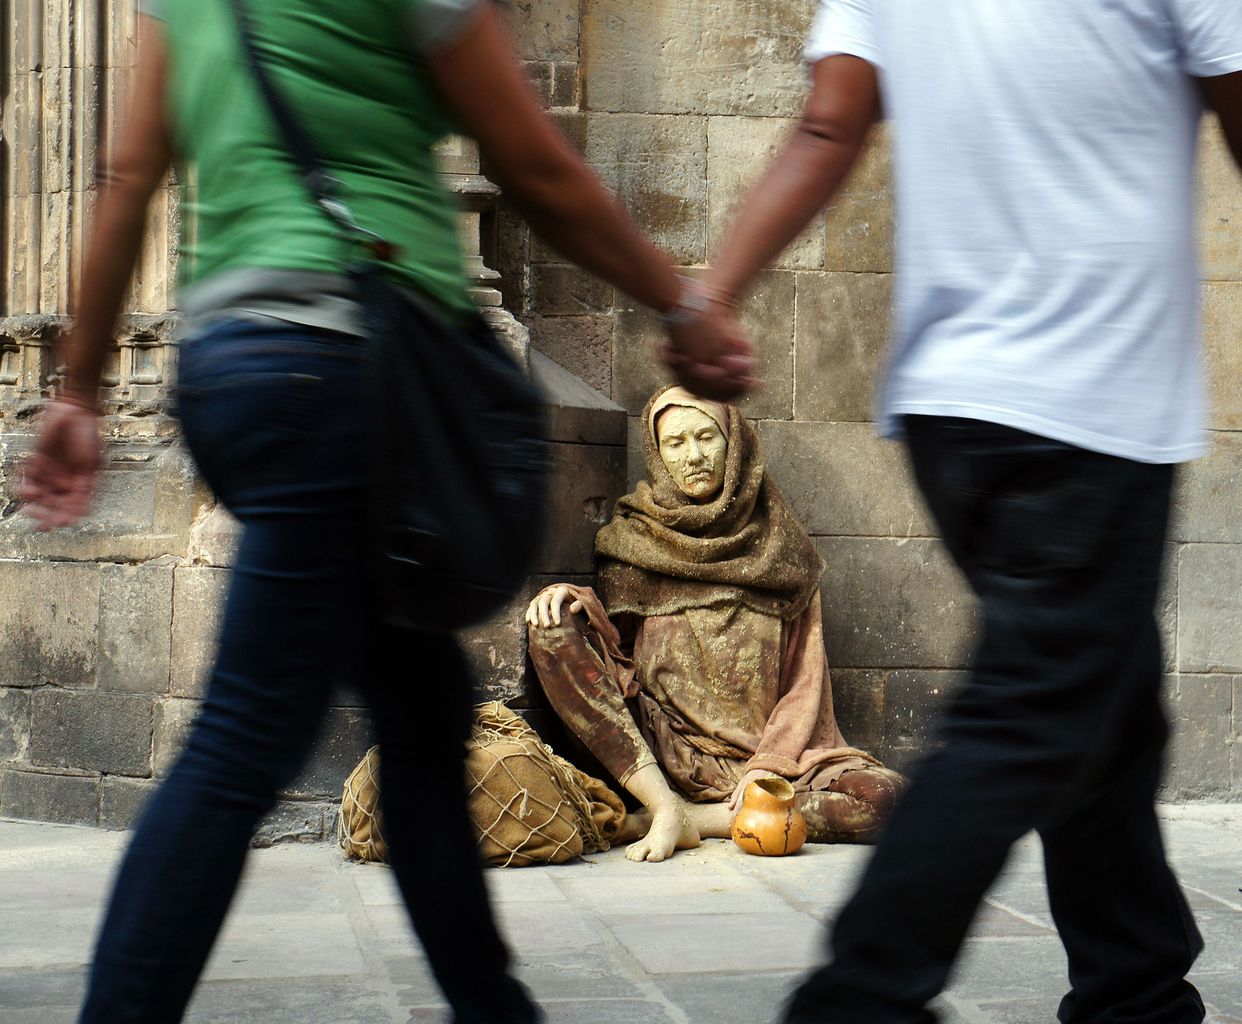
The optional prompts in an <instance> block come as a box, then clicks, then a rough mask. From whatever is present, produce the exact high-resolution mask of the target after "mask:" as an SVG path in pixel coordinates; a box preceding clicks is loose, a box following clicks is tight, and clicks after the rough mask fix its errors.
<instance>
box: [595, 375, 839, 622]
mask: <svg viewBox="0 0 1242 1024" xmlns="http://www.w3.org/2000/svg"><path fill="white" fill-rule="evenodd" d="M670 406H685V407H687V408H691V409H698V410H699V411H700V412H702V413H704V414H705V415H707V416H709V417H711V418H712V419H713V420H715V422H716V423H717V424H719V425H720V427H721V429H722V430H723V431H724V432H725V435H726V437H727V438H728V444H729V447H728V452H727V454H726V457H725V474H724V483H723V485H722V486H721V488H720V491H719V493H717V494H716V495H715V497H713V498H712V499H711V501H708V502H704V503H702V504H699V503H697V502H695V501H692V500H691V499H690V498H688V497H686V495H685V494H683V493H682V491H681V489H680V488H679V487H678V486H677V484H676V482H675V481H674V480H673V478H672V476H671V475H670V474H669V472H668V469H667V468H666V467H665V465H664V460H663V459H661V458H660V450H659V443H658V440H657V438H656V434H655V422H656V419H657V417H658V416H659V415H660V413H661V412H663V411H664V410H665V409H667V408H669V407H670ZM643 423H644V424H645V425H646V427H647V429H646V430H645V432H644V437H643V454H644V456H645V458H646V463H647V479H646V480H644V481H642V482H641V483H640V484H639V485H638V488H637V489H636V490H635V491H634V492H633V493H632V494H627V495H626V496H625V497H624V498H622V499H621V500H620V501H618V502H617V506H616V509H615V511H614V512H613V517H612V520H611V522H609V523H608V524H607V525H606V526H605V527H604V528H603V529H602V530H600V531H599V533H598V534H597V535H596V538H595V551H596V554H597V555H598V556H599V559H600V566H599V582H600V589H601V592H602V596H603V599H604V604H605V606H606V607H607V608H608V612H609V614H611V615H616V614H620V613H626V612H628V613H632V614H635V615H640V616H644V617H645V616H648V615H671V614H673V613H675V612H679V611H685V610H686V609H687V608H706V607H718V606H721V605H728V604H743V605H746V606H747V607H749V608H751V609H753V610H755V611H759V612H764V613H766V614H769V615H775V616H778V617H780V618H783V619H791V618H794V617H796V616H798V615H800V614H802V612H803V611H805V610H806V607H807V605H808V604H809V603H810V600H811V597H812V595H813V594H814V593H815V591H816V589H817V588H818V586H819V579H820V576H821V575H822V573H823V562H822V561H821V560H820V557H819V553H818V552H817V551H816V550H815V546H814V545H813V544H812V543H811V538H810V537H808V536H807V533H806V530H804V529H803V528H802V525H801V524H800V523H799V522H798V521H797V519H795V518H794V515H793V512H792V511H791V510H790V508H789V506H788V504H786V502H785V499H784V498H783V497H782V496H781V493H780V492H779V491H778V490H777V489H776V486H775V485H774V484H773V483H772V481H771V479H770V478H769V477H768V475H767V473H766V472H765V471H764V466H763V455H762V453H761V452H760V450H759V438H758V436H757V435H756V433H755V428H754V427H752V426H751V425H750V423H749V422H748V421H747V420H746V418H745V417H744V416H742V415H740V414H739V413H738V412H737V411H736V410H735V409H732V408H730V407H728V406H724V405H720V404H719V403H716V402H707V401H703V400H702V399H699V398H695V397H694V396H692V395H690V394H689V393H688V392H686V391H683V390H682V389H681V388H669V389H667V390H665V391H661V392H659V393H658V394H656V395H655V396H654V397H653V398H652V399H651V401H650V402H648V403H647V408H646V409H645V410H644V411H643Z"/></svg>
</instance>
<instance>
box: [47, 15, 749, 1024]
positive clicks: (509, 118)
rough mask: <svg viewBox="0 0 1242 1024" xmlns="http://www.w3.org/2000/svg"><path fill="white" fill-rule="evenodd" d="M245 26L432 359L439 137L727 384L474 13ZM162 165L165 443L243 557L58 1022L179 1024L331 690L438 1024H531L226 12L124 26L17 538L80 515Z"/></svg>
mask: <svg viewBox="0 0 1242 1024" xmlns="http://www.w3.org/2000/svg"><path fill="white" fill-rule="evenodd" d="M255 6H256V8H259V7H260V5H257V4H256V5H255ZM256 15H259V16H257V17H256V18H255V23H256V24H255V34H256V40H257V43H258V45H259V47H260V50H261V52H262V54H263V57H264V61H265V64H267V65H270V69H271V73H272V75H273V78H274V79H275V80H276V82H277V84H278V85H279V87H280V89H281V91H282V92H283V93H285V94H286V95H287V97H288V99H289V101H290V104H291V106H292V107H293V108H294V109H295V111H296V113H297V114H298V115H299V118H300V120H302V121H303V122H305V123H306V125H307V126H308V128H309V130H310V131H311V132H312V133H313V135H314V136H315V140H316V143H317V144H318V146H319V148H321V149H322V151H323V157H324V161H325V164H326V165H327V167H328V169H329V171H330V172H331V173H332V174H333V176H334V177H337V178H339V180H340V181H341V182H342V183H343V184H344V186H345V189H346V190H347V195H348V197H349V201H350V205H351V207H352V208H353V211H354V213H355V215H356V216H357V218H358V220H359V221H360V222H361V224H362V226H363V227H368V228H372V229H374V230H377V231H380V232H381V233H382V234H383V235H384V236H385V238H386V239H388V240H389V241H390V242H392V243H394V244H395V253H394V256H393V259H392V260H391V261H390V262H389V263H388V264H387V266H386V270H387V273H388V275H389V276H390V278H391V279H392V280H393V281H394V282H395V283H397V284H399V285H401V286H402V287H403V288H405V289H406V290H407V293H409V294H412V295H416V296H418V297H419V301H420V302H421V303H422V304H423V305H424V307H425V308H426V309H428V310H430V311H431V313H432V314H433V316H434V317H435V318H437V319H439V320H440V321H441V322H442V323H443V324H444V325H446V331H450V330H451V327H452V325H453V324H454V323H455V322H457V321H460V320H463V319H465V318H467V317H468V316H469V314H470V304H469V297H468V293H467V290H466V278H465V275H464V273H463V270H462V260H461V253H460V251H459V250H458V247H457V241H456V234H455V226H454V211H453V206H452V203H451V201H450V197H449V196H448V195H447V194H446V192H445V190H444V188H443V186H442V185H441V183H440V181H439V178H438V177H437V175H436V171H435V166H434V161H433V159H432V152H431V147H432V145H433V144H434V143H435V142H436V140H438V139H439V138H440V137H442V136H443V135H444V134H445V132H446V131H447V130H448V129H449V127H450V125H452V124H454V123H457V124H459V125H460V126H461V128H462V130H464V131H465V132H468V133H469V134H471V135H473V136H474V138H475V139H476V140H477V142H478V144H479V148H480V150H481V152H482V154H483V156H484V158H485V159H486V160H487V165H488V168H489V172H490V173H491V174H492V175H493V176H494V177H495V178H496V180H497V181H498V182H499V184H500V185H501V186H502V187H503V188H504V189H505V192H506V194H507V196H508V198H509V199H510V201H511V202H513V204H514V205H515V206H517V207H518V208H519V209H520V210H521V211H522V212H523V213H524V214H525V215H526V217H527V218H528V219H529V221H530V223H531V225H532V226H533V227H534V228H535V230H537V231H538V232H540V233H541V234H542V235H543V237H544V238H545V239H546V240H547V241H548V242H550V243H551V244H553V245H554V246H556V247H557V248H559V249H560V251H561V252H563V253H564V254H565V255H566V256H567V257H568V258H570V259H572V260H574V261H576V262H578V263H580V264H581V265H582V266H583V267H585V268H587V269H588V270H591V271H593V272H595V273H596V274H598V275H599V276H601V277H603V278H604V279H605V280H607V281H609V282H611V283H612V284H613V285H615V286H616V287H618V288H620V289H621V290H623V291H625V292H626V293H628V294H629V295H631V296H632V297H633V298H635V299H636V300H638V301H639V302H641V303H643V304H645V305H647V306H649V307H651V308H652V309H653V310H657V311H664V312H665V313H666V314H671V315H670V316H666V323H667V324H668V325H669V328H670V358H672V359H673V361H674V362H675V364H676V366H677V368H678V369H677V372H678V374H679V375H680V376H681V378H682V381H683V383H686V384H687V385H688V386H690V387H691V388H692V389H696V390H698V391H700V392H701V393H704V394H707V395H711V396H714V397H719V398H726V399H727V398H729V397H731V396H733V395H735V394H737V393H739V392H740V391H742V390H744V389H745V388H746V387H747V386H748V385H749V383H750V379H749V374H750V371H751V367H752V364H753V359H752V355H751V349H750V346H749V342H748V341H747V339H746V338H745V336H744V334H743V333H742V332H741V330H740V329H739V328H738V326H737V324H736V321H735V320H734V318H733V317H732V314H731V312H730V311H729V309H728V308H727V307H725V306H724V305H723V304H721V303H712V302H709V301H707V300H706V297H705V296H704V295H702V294H701V293H698V292H696V291H695V290H694V289H695V286H694V285H691V284H687V283H684V282H683V281H682V280H681V279H679V277H678V276H677V274H676V273H675V272H674V270H673V268H672V266H671V264H670V262H669V260H668V259H667V258H666V257H665V256H664V255H662V254H661V253H660V252H659V251H658V250H656V249H655V248H654V247H652V246H651V245H650V244H649V243H648V242H647V241H646V240H645V239H644V238H643V237H642V235H641V234H640V233H639V232H638V230H637V229H636V228H635V227H634V226H633V225H632V224H631V222H630V221H629V219H628V218H627V217H626V216H625V214H624V213H623V212H622V210H621V209H620V207H619V206H618V205H617V204H616V203H615V202H614V201H613V200H612V198H611V197H610V196H609V195H608V193H607V192H606V191H605V190H604V189H603V188H602V187H601V186H600V184H599V183H598V181H597V180H596V179H595V177H594V176H593V175H592V174H591V172H590V171H589V170H588V169H587V167H586V166H585V164H584V163H583V162H582V160H581V159H580V158H579V157H578V156H577V155H576V154H575V153H574V152H573V150H572V149H571V148H570V147H569V146H568V145H567V143H566V142H565V140H564V139H563V138H562V137H561V136H560V134H559V133H558V132H557V131H556V129H555V128H554V127H553V125H552V124H551V122H550V121H549V120H548V119H547V118H546V117H545V116H544V115H543V113H542V112H541V111H540V109H539V107H538V104H537V103H536V101H535V100H534V98H533V96H532V94H531V92H530V91H529V89H528V87H527V86H526V83H525V82H524V80H523V78H522V76H521V73H520V71H519V68H518V65H517V62H516V61H515V59H514V58H513V55H512V53H511V51H510V49H509V47H508V45H507V43H506V40H505V37H504V33H503V30H502V27H501V24H500V20H499V17H498V15H497V14H496V12H495V11H494V10H493V9H492V8H491V6H490V5H489V4H487V3H485V2H484V0H369V2H367V3H356V2H354V0H268V2H266V3H264V4H262V5H261V10H256ZM174 162H178V163H181V164H184V165H186V172H187V173H185V174H184V176H183V178H182V180H183V181H187V182H192V183H193V187H192V188H191V189H187V193H186V196H185V203H186V215H187V216H186V219H187V220H192V221H193V224H194V230H193V232H191V233H189V235H190V237H191V238H192V244H189V245H187V246H185V248H184V255H183V260H182V268H183V271H182V299H181V308H182V312H183V314H184V315H185V317H186V320H187V323H188V332H187V338H186V340H185V341H184V342H183V344H182V349H181V361H180V367H179V384H178V399H179V405H180V413H181V418H182V427H183V432H184V435H185V439H186V442H187V444H188V446H189V448H190V450H191V452H192V454H193V455H194V457H195V459H196V461H197V463H198V465H199V468H200V470H201V471H202V473H203V475H204V477H205V479H206V480H207V482H208V483H209V484H210V485H211V486H212V488H213V490H214V491H215V493H216V494H217V496H218V497H219V498H220V499H221V500H222V501H223V502H224V503H225V505H227V506H228V507H229V508H230V510H231V511H232V512H233V514H234V515H236V517H237V518H238V519H239V520H240V521H241V523H242V525H243V527H244V533H243V536H242V540H241V544H240V547H239V549H238V554H237V559H236V564H235V566H234V571H233V575H232V582H231V586H230V591H229V597H228V603H227V607H226V611H225V615H224V622H223V627H222V633H221V639H220V649H219V654H218V658H217V662H216V666H215V669H214V672H213V674H212V677H211V681H210V684H209V687H208V691H207V695H206V699H205V701H204V704H203V709H202V712H201V714H200V716H199V718H198V720H197V721H196V723H195V726H194V728H193V730H192V732H191V735H190V738H189V740H188V742H187V745H186V749H185V751H184V752H183V754H182V756H181V758H180V759H179V761H178V763H177V765H176V767H175V768H174V769H173V771H172V772H171V774H170V775H169V777H168V779H167V780H166V781H165V782H164V784H163V785H162V786H161V787H160V788H159V790H158V791H157V793H156V795H155V796H154V797H153V798H152V801H151V803H150V805H149V807H148V809H147V811H146V812H145V814H144V816H143V818H142V820H141V822H140V824H139V826H138V828H137V831H136V833H135V836H134V839H133V842H132V844H131V846H130V849H129V852H128V853H127V855H126V857H125V860H124V863H123V865H122V868H121V871H120V873H119V876H118V879H117V883H116V888H115V891H114V893H113V898H112V901H111V905H110V907H109V910H108V913H107V917H106V919H105V922H104V927H103V931H102V933H101V936H100V939H99V945H98V949H97V953H96V960H95V964H94V968H93V970H92V974H91V980H90V986H89V990H88V993H87V999H86V1005H85V1007H84V1009H83V1013H82V1017H81V1020H82V1021H84V1022H88V1024H97V1022H108V1024H115V1022H117V1021H122V1020H125V1021H144V1022H165V1021H176V1020H179V1019H180V1018H181V1016H182V1014H183V1012H184V1009H185V1006H186V1004H187V1002H188V1001H189V998H190V996H191V994H192V992H193V989H194V986H195V983H196V981H197V979H198V976H199V974H200V972H201V970H202V967H203V964H204V962H205V960H206V958H207V955H208V953H209V952H210V950H211V947H212V944H213V942H214V941H215V938H216V935H217V933H218V931H219V929H220V926H221V923H222V921H223V919H224V916H225V913H226V910H227V907H228V904H229V901H230V899H231V897H232V894H233V892H234V890H235V888H236V886H237V882H238V878H239V876H240V873H241V869H242V864H243V861H244V859H245V854H246V849H247V847H248V844H249V842H250V839H251V837H252V835H253V833H254V830H255V828H256V826H257V824H258V822H259V821H260V819H261V818H262V816H263V815H264V814H265V813H266V812H267V811H269V810H270V809H271V808H272V806H273V804H274V803H275V800H276V796H277V793H278V792H280V791H281V790H283V789H286V788H289V787H290V785H291V784H292V783H293V782H294V780H295V778H296V777H297V775H298V773H299V772H300V770H301V769H302V767H303V765H304V763H305V761H306V759H307V758H308V757H309V754H310V751H311V748H312V745H313V741H314V738H315V735H316V732H317V730H318V728H319V726H320V724H321V722H322V720H323V717H324V714H325V709H326V708H327V706H328V703H329V700H330V697H331V694H332V691H333V688H334V687H335V686H336V685H337V684H339V683H352V684H353V685H355V686H356V687H357V688H358V689H360V690H361V692H362V694H363V695H364V697H365V698H366V699H367V701H368V703H369V705H370V706H371V710H372V714H373V719H374V724H375V728H376V731H377V733H378V738H379V742H380V746H381V752H382V756H381V764H382V769H381V770H382V774H383V778H382V780H381V781H382V786H383V792H384V810H385V837H386V839H387V840H388V844H389V847H390V856H391V861H392V864H393V868H394V870H395V873H396V877H397V880H398V882H399V884H400V887H401V892H402V894H403V896H404V898H405V901H406V905H407V907H408V908H409V911H410V916H411V919H412V922H413V924H414V927H415V929H416V931H417V932H418V935H419V937H420V939H421V940H422V942H423V945H424V947H425V949H426V952H427V956H428V960H429V962H430V964H431V966H432V969H433V971H434V972H435V976H436V979H437V980H438V981H439V983H440V985H441V987H442V989H443V990H444V993H445V996H446V998H447V999H448V1001H449V1003H450V1004H451V1005H452V1008H453V1013H454V1019H455V1020H456V1021H458V1022H460V1024H483V1022H487V1024H510V1022H512V1024H517V1022H528V1021H534V1020H536V1019H538V1011H537V1010H536V1009H535V1007H534V1005H533V1004H532V1002H531V1001H530V999H529V997H528V996H527V995H526V993H525V991H524V990H523V988H522V987H521V986H520V985H519V984H518V983H517V982H516V981H515V980H514V979H513V977H512V975H511V974H510V972H509V969H508V953H507V950H506V948H505V945H504V943H503V941H502V940H501V938H500V937H499V935H498V933H497V930H496V927H495V924H494V922H493V919H492V915H491V910H490V907H489V905H488V901H487V895H486V890H485V888H484V885H483V879H482V875H481V871H480V868H479V861H478V856H477V852H476V849H475V845H474V837H473V834H472V828H471V824H470V821H469V818H468V816H467V814H466V810H465V793H464V788H463V783H462V779H463V773H462V765H461V761H462V757H463V741H464V739H465V737H466V735H467V732H468V729H469V723H470V705H471V684H470V679H469V673H468V671H467V668H466V666H465V664H464V662H463V659H462V654H461V651H460V650H459V648H458V646H457V644H456V642H455V641H454V640H453V638H452V637H451V636H450V635H448V634H446V633H442V634H437V633H426V632H423V633H415V632H398V631H395V630H393V629H392V628H390V627H387V626H384V625H383V624H382V623H381V621H380V617H379V615H378V614H376V612H375V609H374V605H373V595H372V594H370V593H368V587H367V585H366V580H365V579H364V577H363V571H362V569H361V566H362V565H363V564H364V562H365V554H366V551H365V548H364V545H365V543H366V530H365V528H364V524H363V522H362V511H361V510H362V509H363V507H364V505H365V501H364V500H363V497H364V494H365V487H366V480H365V467H366V463H367V460H366V459H365V458H364V457H363V456H364V453H365V448H366V446H367V444H368V433H367V430H366V427H365V424H364V420H365V416H366V410H367V409H368V406H369V404H370V398H369V396H368V394H367V393H366V389H365V387H364V380H363V373H362V359H361V343H360V342H361V339H360V338H359V337H357V336H356V335H355V330H354V327H353V325H354V324H355V323H356V322H357V316H356V315H355V314H356V312H357V310H356V307H351V304H352V303H353V300H352V298H351V295H350V293H349V291H348V288H347V287H346V284H347V281H346V279H345V278H344V277H343V275H342V274H341V268H342V266H343V264H344V262H345V260H346V259H347V257H348V246H347V244H346V243H344V242H342V240H341V239H340V237H339V236H338V234H337V233H336V231H335V230H334V229H333V227H332V225H331V224H330V223H329V222H328V221H327V220H326V218H324V217H323V215H322V213H321V212H320V211H319V210H317V209H316V208H314V207H312V206H311V204H309V203H308V202H307V201H306V199H305V197H304V194H303V192H302V185H301V183H300V182H299V180H298V177H297V175H296V173H295V172H294V170H293V168H292V166H291V164H290V163H289V162H288V161H287V159H286V158H285V156H284V154H283V149H282V146H281V144H280V142H279V139H278V136H277V134H276V132H275V130H274V127H273V125H272V123H271V120H270V118H269V117H268V116H267V113H266V111H265V109H264V107H263V105H262V102H261V99H260V96H259V94H258V93H257V91H256V88H255V85H254V82H253V81H252V80H251V79H250V77H249V75H248V73H247V69H246V67H245V65H244V63H243V62H242V60H241V58H240V50H239V44H238V38H237V34H236V26H235V24H234V22H233V21H232V19H231V12H230V10H229V4H228V2H227V0H158V3H157V6H154V7H151V8H148V9H147V11H146V16H145V17H144V18H143V19H142V47H141V55H140V61H139V66H138V69H137V74H136V78H135V86H134V99H133V104H132V108H131V111H130V116H129V118H128V122H127V124H126V126H125V129H124V132H123V136H122V139H121V141H120V144H119V146H118V149H117V152H116V157H115V160H114V161H113V164H112V168H111V173H110V176H109V179H108V183H107V186H106V188H104V189H103V190H102V192H101V194H100V197H99V201H98V205H97V214H96V223H95V234H94V238H93V240H92V243H91V246H90V249H89V252H88V255H87V261H86V268H85V273H84V278H83V282H82V289H81V298H80V301H79V303H78V308H77V310H76V325H75V329H74V332H73V335H72V338H71V339H70V343H69V345H68V348H67V353H66V354H67V361H68V365H69V369H70V372H69V375H68V384H67V386H66V387H65V388H64V389H63V390H62V391H61V393H60V394H59V395H58V396H57V397H56V399H55V400H54V401H53V402H51V403H50V404H49V405H48V407H47V409H46V410H45V412H44V414H43V421H42V426H41V433H40V437H39V440H38V443H37V446H36V450H35V453H34V454H33V456H32V458H31V459H30V461H29V463H28V466H27V475H26V481H25V485H24V496H25V498H26V499H27V502H28V505H27V510H28V511H29V512H30V514H31V515H32V516H34V518H35V519H36V521H37V524H38V525H39V527H40V528H42V529H51V528H54V527H57V526H61V525H65V524H67V523H71V522H73V521H74V520H76V519H77V518H79V517H80V516H82V515H84V514H85V513H86V511H87V507H88V505H89V502H90V497H91V493H92V490H93V481H94V476H95V471H96V468H97V463H98V459H99V440H98V439H99V422H98V420H99V413H98V409H97V405H96V402H97V392H98V387H99V379H100V370H101V366H102V363H103V359H104V355H105V352H106V351H107V349H108V346H109V343H110V340H111V338H112V334H113V329H114V326H115V323H116V320H117V316H118V312H119V309H120V305H121V302H122V296H123V294H124V291H125V286H126V283H127V281H128V278H129V276H130V274H131V272H132V269H133V266H134V263H135V260H136V257H137V255H138V251H139V248H140V242H141V239H142V236H143V225H144V215H145V211H146V207H147V204H148V201H149V199H150V197H151V195H152V193H153V192H154V190H155V189H156V188H157V187H158V185H159V184H160V183H161V182H162V181H163V179H164V177H165V175H166V174H167V172H168V169H169V167H170V166H171V165H172V164H173V163H174Z"/></svg>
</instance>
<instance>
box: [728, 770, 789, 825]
mask: <svg viewBox="0 0 1242 1024" xmlns="http://www.w3.org/2000/svg"><path fill="white" fill-rule="evenodd" d="M778 778H780V776H779V775H777V774H776V773H775V772H765V771H764V770H763V769H761V768H752V769H751V770H750V771H748V772H747V773H746V774H745V775H743V776H742V781H741V782H739V783H738V784H737V788H736V789H735V790H734V791H733V795H732V796H731V797H729V810H730V811H732V812H733V813H734V814H737V812H738V811H739V810H741V807H742V797H743V796H744V795H745V793H746V787H747V786H749V785H750V784H751V783H752V782H754V781H755V780H756V779H778Z"/></svg>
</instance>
